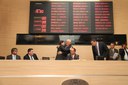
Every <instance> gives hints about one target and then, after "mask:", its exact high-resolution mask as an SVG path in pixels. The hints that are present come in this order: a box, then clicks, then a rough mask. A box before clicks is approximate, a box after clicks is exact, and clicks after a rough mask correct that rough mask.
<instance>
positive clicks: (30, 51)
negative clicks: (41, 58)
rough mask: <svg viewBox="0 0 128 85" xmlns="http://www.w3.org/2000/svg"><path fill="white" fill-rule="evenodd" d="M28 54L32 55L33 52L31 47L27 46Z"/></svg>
mask: <svg viewBox="0 0 128 85" xmlns="http://www.w3.org/2000/svg"><path fill="white" fill-rule="evenodd" d="M28 54H29V55H30V56H32V55H33V54H34V52H33V48H29V49H28Z"/></svg>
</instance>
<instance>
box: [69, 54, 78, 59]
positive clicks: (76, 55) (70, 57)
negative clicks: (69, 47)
mask: <svg viewBox="0 0 128 85" xmlns="http://www.w3.org/2000/svg"><path fill="white" fill-rule="evenodd" d="M67 60H79V55H78V54H75V56H74V58H72V56H71V54H68V55H67Z"/></svg>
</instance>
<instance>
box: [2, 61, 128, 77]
mask: <svg viewBox="0 0 128 85" xmlns="http://www.w3.org/2000/svg"><path fill="white" fill-rule="evenodd" d="M11 75H22V76H23V75H86V76H91V75H99V76H103V75H106V76H110V75H116V76H118V75H122V76H124V75H125V76H126V75H127V76H128V62H127V61H82V60H81V61H55V60H39V61H28V60H17V61H12V60H3V61H0V76H11Z"/></svg>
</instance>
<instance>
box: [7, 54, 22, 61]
mask: <svg viewBox="0 0 128 85" xmlns="http://www.w3.org/2000/svg"><path fill="white" fill-rule="evenodd" d="M6 59H7V60H12V59H13V58H12V55H8V56H7V58H6ZM20 59H21V58H20V56H19V55H16V60H20Z"/></svg>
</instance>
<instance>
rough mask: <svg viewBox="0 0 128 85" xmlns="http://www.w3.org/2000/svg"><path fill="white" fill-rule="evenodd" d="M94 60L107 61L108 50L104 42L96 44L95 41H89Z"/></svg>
mask: <svg viewBox="0 0 128 85" xmlns="http://www.w3.org/2000/svg"><path fill="white" fill-rule="evenodd" d="M91 44H92V51H93V57H94V60H105V58H106V60H108V57H109V52H108V51H109V50H108V47H107V45H106V44H105V43H104V42H98V41H96V40H95V39H93V40H91Z"/></svg>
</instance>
